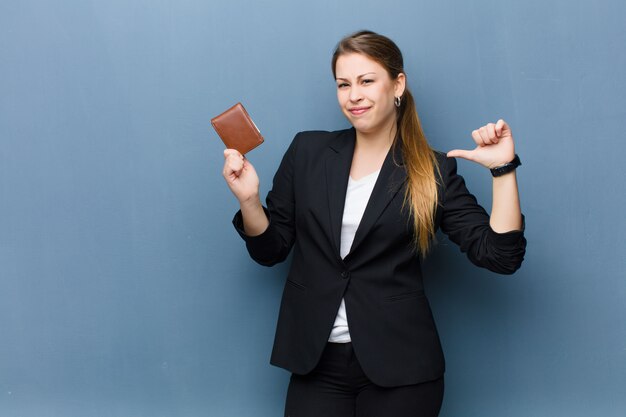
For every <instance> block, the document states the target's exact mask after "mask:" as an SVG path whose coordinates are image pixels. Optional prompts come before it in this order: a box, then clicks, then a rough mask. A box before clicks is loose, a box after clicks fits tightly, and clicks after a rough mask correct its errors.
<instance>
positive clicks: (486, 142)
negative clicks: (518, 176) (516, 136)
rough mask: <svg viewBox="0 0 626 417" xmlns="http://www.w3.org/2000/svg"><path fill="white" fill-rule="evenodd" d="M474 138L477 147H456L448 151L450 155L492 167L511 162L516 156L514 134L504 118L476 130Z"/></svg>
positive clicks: (473, 133)
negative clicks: (464, 148) (469, 148)
mask: <svg viewBox="0 0 626 417" xmlns="http://www.w3.org/2000/svg"><path fill="white" fill-rule="evenodd" d="M472 138H473V139H474V142H476V145H477V146H476V148H475V149H473V150H471V151H468V150H462V149H455V150H452V151H450V152H448V156H449V157H452V158H463V159H467V160H470V161H474V162H476V163H479V164H481V165H482V166H484V167H486V168H490V169H491V168H495V167H498V166H501V165H504V164H506V163H509V162H511V161H512V160H513V158H515V145H514V143H513V134H512V133H511V128H510V127H509V125H508V124H507V123H506V122H505V121H504V120H502V119H500V120H498V122H497V123H495V124H494V123H488V124H486V125H485V126H483V127H480V128H478V129H476V130H474V131H473V132H472Z"/></svg>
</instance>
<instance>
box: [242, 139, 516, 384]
mask: <svg viewBox="0 0 626 417" xmlns="http://www.w3.org/2000/svg"><path fill="white" fill-rule="evenodd" d="M355 138H356V134H355V130H354V129H348V130H343V131H337V132H302V133H299V134H298V135H296V137H295V139H294V140H293V142H292V143H291V145H290V147H289V149H288V150H287V152H286V153H285V156H284V157H283V160H282V162H281V164H280V167H279V169H278V171H277V172H276V175H275V177H274V183H273V188H272V189H271V191H270V192H269V193H268V195H267V200H266V203H267V209H266V214H267V216H268V218H269V221H270V222H269V227H268V228H267V230H266V231H265V232H263V233H262V234H261V235H259V236H255V237H250V236H246V235H245V233H244V232H243V222H242V218H241V213H240V212H239V213H237V214H236V215H235V218H234V219H233V223H234V225H235V227H236V229H237V231H238V232H239V234H240V235H241V237H242V238H243V239H244V240H245V242H246V246H247V249H248V251H249V253H250V256H251V257H252V258H253V259H254V260H255V261H256V262H258V263H259V264H261V265H266V266H271V265H274V264H276V263H278V262H282V261H283V260H285V258H286V257H287V255H288V254H289V252H290V251H291V249H292V247H293V250H294V253H293V260H292V263H291V269H290V270H289V275H288V277H287V282H286V284H285V289H284V292H283V297H282V302H281V306H280V313H279V318H278V325H277V329H276V336H275V341H274V348H273V351H272V358H271V363H272V364H274V365H277V366H280V367H283V368H286V369H288V370H290V371H292V372H293V373H296V374H306V373H308V372H310V371H311V370H313V368H314V367H315V366H316V364H317V363H318V361H319V359H320V356H321V354H322V351H323V349H324V347H325V345H326V343H327V341H328V337H329V335H330V332H331V329H332V326H333V323H334V320H335V316H336V314H337V310H338V308H339V304H340V303H341V299H342V297H343V298H345V303H346V311H347V317H348V326H349V328H350V336H351V339H352V344H353V348H354V351H355V354H356V356H357V357H358V359H359V362H360V364H361V367H362V368H363V370H364V372H365V374H366V375H367V376H368V377H369V378H370V379H371V380H372V382H374V383H376V384H378V385H381V386H399V385H406V384H413V383H418V382H422V381H428V380H432V379H436V378H439V377H440V376H441V375H442V374H443V372H444V359H443V353H442V350H441V346H440V342H439V337H438V335H437V330H436V328H435V324H434V321H433V317H432V314H431V310H430V307H429V304H428V301H427V299H426V297H425V295H424V287H423V282H422V273H421V269H420V258H419V256H418V255H417V254H416V252H415V250H414V249H412V242H413V222H412V220H411V219H410V217H409V214H408V212H407V210H406V209H405V208H403V197H404V188H405V180H406V171H405V169H404V167H403V166H402V155H401V152H400V150H399V147H398V148H392V150H391V151H390V152H389V154H388V155H387V157H386V159H385V161H384V163H383V166H382V168H381V171H380V174H379V176H378V179H377V182H376V185H375V186H374V190H373V192H372V195H371V197H370V199H369V202H368V203H367V208H366V210H365V213H364V214H363V218H362V220H361V223H360V224H359V227H358V229H357V232H356V235H355V237H354V242H353V244H352V248H351V250H350V253H349V254H348V255H347V256H346V257H345V258H344V259H343V260H342V259H341V257H340V255H339V246H340V232H341V222H342V217H343V207H344V201H345V195H346V190H347V186H348V177H349V173H350V166H351V163H352V155H353V153H354V146H355ZM394 149H395V150H394ZM437 159H438V162H439V166H440V170H441V175H442V179H443V181H442V184H441V185H440V188H439V207H438V210H437V212H436V226H437V228H439V227H440V228H441V230H442V231H443V232H444V233H446V234H447V235H448V236H449V238H450V239H451V240H452V241H453V242H455V243H457V244H458V245H459V246H460V248H461V250H462V251H463V252H466V253H467V256H468V257H469V259H470V260H471V261H472V262H473V263H474V264H476V265H478V266H481V267H485V268H488V269H490V270H492V271H495V272H499V273H503V274H511V273H513V272H515V270H517V269H518V268H519V267H520V264H521V262H522V259H523V256H524V252H525V247H526V240H525V239H524V235H523V231H513V232H508V233H502V234H499V233H496V232H494V231H493V230H492V229H491V228H490V226H489V216H488V215H487V213H486V212H485V210H484V209H483V208H482V207H481V206H480V205H478V203H477V202H476V199H475V198H474V196H473V195H471V194H470V193H469V191H468V190H467V188H466V187H465V183H464V181H463V178H462V177H461V176H459V175H457V173H456V161H455V160H454V159H452V158H447V157H446V156H445V155H444V154H441V153H437Z"/></svg>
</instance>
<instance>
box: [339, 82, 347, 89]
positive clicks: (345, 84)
mask: <svg viewBox="0 0 626 417" xmlns="http://www.w3.org/2000/svg"><path fill="white" fill-rule="evenodd" d="M347 86H348V84H347V83H341V84H337V88H343V87H347Z"/></svg>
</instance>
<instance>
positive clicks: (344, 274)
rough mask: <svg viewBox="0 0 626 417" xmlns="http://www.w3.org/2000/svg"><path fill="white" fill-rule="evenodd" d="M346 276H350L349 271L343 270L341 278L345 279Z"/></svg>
mask: <svg viewBox="0 0 626 417" xmlns="http://www.w3.org/2000/svg"><path fill="white" fill-rule="evenodd" d="M348 277H350V273H349V272H348V271H343V272H342V273H341V278H343V279H347V278H348Z"/></svg>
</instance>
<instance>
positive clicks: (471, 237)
mask: <svg viewBox="0 0 626 417" xmlns="http://www.w3.org/2000/svg"><path fill="white" fill-rule="evenodd" d="M442 165H443V166H441V167H440V168H441V173H442V177H443V182H444V187H445V191H444V198H443V203H442V211H443V213H442V218H441V230H442V231H443V232H444V233H445V234H447V235H448V237H449V238H450V240H451V241H453V242H454V243H456V244H457V245H459V247H460V248H461V251H462V252H464V253H466V254H467V257H468V258H469V259H470V260H471V261H472V262H473V263H474V264H475V265H477V266H480V267H483V268H487V269H489V270H490V271H493V272H497V273H500V274H512V273H514V272H515V271H516V270H517V269H519V267H520V266H521V265H522V261H523V259H524V254H525V252H526V239H525V237H524V227H525V219H524V216H523V215H522V230H514V231H510V232H506V233H497V232H495V231H494V230H493V229H492V228H491V226H490V225H489V215H488V214H487V212H486V211H485V209H484V208H483V207H481V206H480V205H479V204H478V202H477V201H476V198H475V197H474V196H473V195H472V194H471V193H470V192H469V191H468V189H467V187H466V186H465V180H464V179H463V177H462V176H460V175H458V174H457V163H456V160H455V159H454V158H447V157H445V156H444V161H443V164H442Z"/></svg>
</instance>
